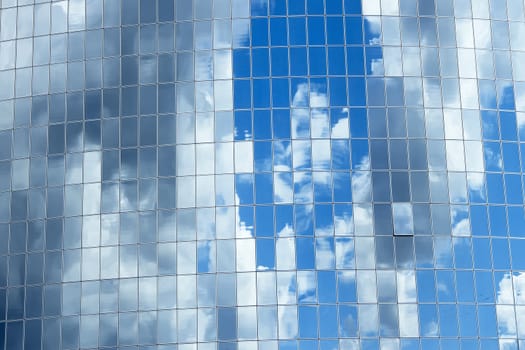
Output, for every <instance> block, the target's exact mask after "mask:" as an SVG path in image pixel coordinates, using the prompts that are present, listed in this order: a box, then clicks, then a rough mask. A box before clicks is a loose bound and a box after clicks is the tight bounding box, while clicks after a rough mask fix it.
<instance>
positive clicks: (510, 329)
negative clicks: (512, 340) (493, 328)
mask: <svg viewBox="0 0 525 350" xmlns="http://www.w3.org/2000/svg"><path fill="white" fill-rule="evenodd" d="M524 304H525V273H521V272H520V273H516V274H512V275H511V274H509V273H506V274H505V275H504V276H503V278H502V279H501V280H500V281H498V287H497V299H496V314H497V318H498V329H499V333H500V336H501V337H515V336H516V332H517V334H519V335H520V336H523V335H524V334H525V322H524V321H525V317H524V316H523V313H520V309H521V310H523V309H524V308H523V306H521V305H524ZM516 316H517V319H516Z"/></svg>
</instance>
